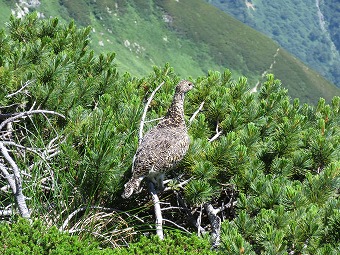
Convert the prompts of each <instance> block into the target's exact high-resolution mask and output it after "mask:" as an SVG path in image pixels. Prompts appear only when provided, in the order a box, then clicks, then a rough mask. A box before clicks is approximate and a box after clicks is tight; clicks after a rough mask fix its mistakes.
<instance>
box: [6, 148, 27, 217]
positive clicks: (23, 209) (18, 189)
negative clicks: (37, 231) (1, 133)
mask: <svg viewBox="0 0 340 255" xmlns="http://www.w3.org/2000/svg"><path fill="white" fill-rule="evenodd" d="M0 150H1V153H2V155H3V156H4V158H5V159H6V160H7V162H8V163H9V164H10V166H11V167H12V170H13V174H14V181H15V190H13V189H12V190H13V194H14V196H15V199H16V202H17V204H18V207H19V212H20V215H21V216H22V217H24V218H30V212H29V210H28V208H27V205H26V201H25V196H24V194H23V193H22V184H21V183H22V180H21V176H20V170H19V167H18V166H17V164H16V163H15V161H14V160H13V159H12V157H11V156H10V155H9V153H8V150H7V148H6V147H5V146H4V144H3V143H2V142H0ZM1 170H2V171H3V167H1ZM7 173H8V172H7ZM7 180H9V179H7ZM9 184H10V183H9ZM10 185H11V184H10ZM11 187H12V186H11Z"/></svg>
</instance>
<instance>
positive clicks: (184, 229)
mask: <svg viewBox="0 0 340 255" xmlns="http://www.w3.org/2000/svg"><path fill="white" fill-rule="evenodd" d="M163 221H166V222H169V223H171V224H173V225H174V226H176V227H177V228H179V229H182V230H183V231H185V232H187V233H188V234H191V232H190V231H189V230H187V229H186V228H184V227H182V226H180V225H178V224H177V223H175V222H173V221H171V220H167V219H163Z"/></svg>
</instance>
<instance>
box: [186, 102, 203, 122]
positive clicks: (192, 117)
mask: <svg viewBox="0 0 340 255" xmlns="http://www.w3.org/2000/svg"><path fill="white" fill-rule="evenodd" d="M203 106H204V101H203V102H202V103H201V104H200V107H198V109H197V110H196V111H195V112H194V114H193V115H192V116H191V118H190V119H189V123H191V122H193V121H194V119H195V118H196V116H197V114H198V113H199V112H200V111H202V109H203Z"/></svg>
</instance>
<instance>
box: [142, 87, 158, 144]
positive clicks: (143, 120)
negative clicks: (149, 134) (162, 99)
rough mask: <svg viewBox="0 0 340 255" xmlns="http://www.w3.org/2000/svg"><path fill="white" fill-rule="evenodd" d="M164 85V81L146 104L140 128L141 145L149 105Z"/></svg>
mask: <svg viewBox="0 0 340 255" xmlns="http://www.w3.org/2000/svg"><path fill="white" fill-rule="evenodd" d="M163 84H164V81H163V82H161V84H159V85H158V87H157V88H156V89H155V90H154V91H152V93H151V95H150V97H149V99H148V101H147V102H146V105H145V107H144V111H143V115H142V120H141V122H140V126H139V136H138V142H139V144H140V143H141V142H142V138H143V128H144V123H145V118H146V113H147V111H148V108H149V105H150V103H151V101H152V99H153V97H154V96H155V94H156V92H157V90H159V89H160V88H161V87H162V85H163Z"/></svg>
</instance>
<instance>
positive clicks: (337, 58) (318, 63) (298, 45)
mask: <svg viewBox="0 0 340 255" xmlns="http://www.w3.org/2000/svg"><path fill="white" fill-rule="evenodd" d="M207 2H209V3H211V4H213V5H214V6H216V7H218V8H219V9H221V10H223V11H225V12H226V13H228V14H231V15H233V16H234V17H235V18H237V19H238V20H240V21H242V22H243V23H245V24H247V25H249V26H251V27H253V28H255V29H257V30H258V31H261V32H263V33H265V34H266V35H268V36H269V37H271V38H273V39H274V40H275V41H277V42H278V43H279V44H280V45H281V46H282V47H284V48H285V49H287V50H288V51H289V52H291V53H292V54H294V55H295V56H297V57H298V58H300V59H301V60H302V61H303V62H305V63H307V64H308V65H309V66H311V67H312V68H314V69H316V70H318V72H320V73H321V74H322V75H323V76H325V77H327V78H328V79H329V80H330V81H332V82H333V83H335V84H336V85H337V86H338V87H340V71H339V69H340V41H339V40H338V38H339V37H338V36H337V34H338V33H339V32H338V31H339V21H340V15H339V10H340V4H339V1H337V0H328V1H320V0H303V1H302V0H300V1H296V0H287V1H269V0H248V1H244V0H235V1H223V0H207Z"/></svg>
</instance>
